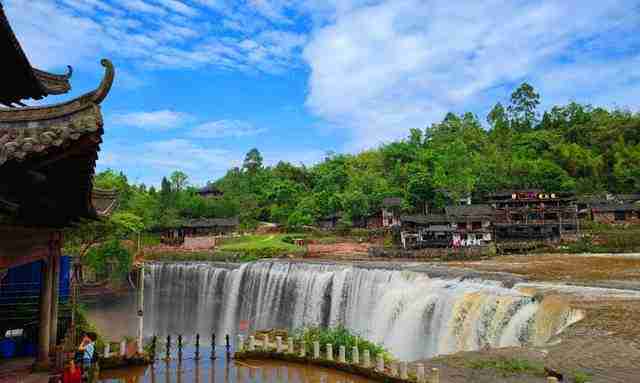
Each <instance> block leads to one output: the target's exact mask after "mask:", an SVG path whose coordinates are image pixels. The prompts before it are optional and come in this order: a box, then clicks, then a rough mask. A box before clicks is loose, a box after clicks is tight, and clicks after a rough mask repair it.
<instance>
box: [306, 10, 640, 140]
mask: <svg viewBox="0 0 640 383" xmlns="http://www.w3.org/2000/svg"><path fill="white" fill-rule="evenodd" d="M588 3H589V4H585V2H577V1H565V2H555V1H543V2H534V3H529V2H525V3H523V2H509V3H504V2H499V1H489V2H475V3H469V2H451V1H446V0H442V1H440V0H435V1H430V2H428V4H427V3H425V2H424V1H420V0H394V1H390V0H389V1H383V2H379V3H377V4H376V5H371V6H357V7H355V8H352V9H349V10H346V11H342V13H339V12H338V11H336V14H335V15H334V17H335V22H332V23H329V24H327V25H325V26H323V27H321V28H319V29H318V30H316V31H315V32H314V33H313V36H312V38H311V40H310V42H309V44H307V45H306V47H305V50H304V54H303V56H304V58H305V60H306V61H307V63H308V65H309V66H310V67H311V76H310V79H309V86H310V89H309V95H308V98H307V106H308V107H309V108H310V110H311V111H312V112H313V113H315V114H316V115H318V116H320V117H321V118H323V119H325V120H328V121H329V122H333V123H335V124H337V125H341V126H344V127H345V128H348V129H350V131H351V132H352V133H353V138H354V143H353V144H354V147H366V146H371V145H375V144H377V143H379V142H380V141H383V140H388V139H392V138H397V137H399V136H403V135H405V134H406V132H407V130H408V129H409V128H413V127H418V128H420V127H423V126H425V125H426V124H427V123H430V122H435V121H436V120H438V119H440V118H442V117H443V115H444V113H446V112H447V111H449V110H465V109H466V110H468V109H471V110H475V111H484V109H486V108H487V107H488V104H489V103H491V102H495V101H496V100H495V88H499V87H503V86H505V85H507V86H508V87H509V88H511V87H512V86H514V85H515V84H516V83H518V82H520V81H522V80H525V79H526V80H529V81H531V82H533V83H534V85H536V84H538V83H540V84H543V83H544V81H543V80H542V78H543V77H544V75H545V73H548V72H550V71H553V70H554V68H556V67H558V66H562V64H561V63H562V62H563V61H564V62H566V61H572V62H574V63H580V62H581V60H583V59H584V55H585V52H584V50H583V49H581V44H583V43H584V42H585V41H589V40H591V41H594V40H595V41H597V40H598V39H599V38H600V36H602V35H604V34H607V35H609V36H611V35H613V36H616V35H620V36H626V35H627V34H629V33H630V32H632V31H633V29H634V28H635V29H637V28H638V24H637V13H636V16H635V17H633V16H632V17H629V15H628V7H625V2H624V1H609V2H588ZM634 20H635V24H634ZM605 32H606V33H605ZM632 35H633V34H632ZM614 40H615V39H614ZM592 46H595V47H596V48H593V49H595V50H591V51H590V52H589V55H596V56H600V60H599V61H598V62H597V63H596V62H594V64H596V65H594V66H593V67H591V68H589V70H593V71H596V72H600V71H601V70H606V68H607V67H608V66H609V65H611V64H615V63H616V62H617V61H619V58H611V57H607V53H608V52H607V49H609V47H608V46H605V47H603V48H597V44H595V45H594V44H592ZM636 47H637V45H636ZM598 49H599V50H598ZM571 65H573V64H571ZM615 66H616V67H618V65H615ZM600 74H601V75H602V77H601V78H600V79H599V80H598V81H597V83H596V84H595V87H596V88H602V87H606V85H607V82H608V81H611V80H612V79H615V78H620V76H622V78H624V79H627V80H628V79H629V74H628V73H622V72H621V71H619V70H609V71H607V72H605V73H600ZM582 76H586V77H587V78H589V77H592V76H590V75H589V72H585V73H582ZM564 77H565V78H567V76H564ZM596 77H598V76H596ZM592 78H593V77H592ZM623 81H624V80H623ZM583 83H584V79H583V78H579V79H574V81H572V82H571V83H569V84H567V83H565V84H562V85H561V86H563V87H564V88H565V89H571V91H572V92H573V94H579V93H580V90H579V89H576V88H573V87H572V85H573V84H576V85H577V84H583ZM570 84H571V85H570ZM549 90H550V92H549V93H552V92H551V89H549ZM539 91H540V92H541V93H542V95H543V97H545V96H549V97H550V98H553V97H554V95H553V94H547V93H545V92H546V89H545V87H544V86H543V87H542V89H539Z"/></svg>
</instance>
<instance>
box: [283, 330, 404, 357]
mask: <svg viewBox="0 0 640 383" xmlns="http://www.w3.org/2000/svg"><path fill="white" fill-rule="evenodd" d="M293 338H294V340H295V341H296V342H304V343H305V348H306V349H307V353H311V352H312V350H313V342H320V350H321V352H323V351H324V352H326V347H325V345H326V344H328V343H330V344H332V345H333V350H334V351H335V352H337V350H338V349H339V348H340V346H345V348H346V352H347V359H351V357H352V355H351V352H352V350H353V347H354V346H356V345H357V346H358V350H359V352H360V355H362V352H363V351H364V350H369V352H370V353H371V357H372V358H374V357H375V355H378V354H382V355H383V356H384V359H385V361H386V362H390V361H392V360H393V359H394V358H393V356H392V355H391V353H389V351H387V350H386V349H385V348H384V347H383V346H382V345H380V344H377V343H374V342H371V341H369V340H367V339H365V338H362V337H361V336H360V335H358V334H357V333H354V332H352V331H351V330H349V329H347V328H345V327H343V326H338V327H331V328H322V327H304V328H301V329H298V330H296V331H294V334H293Z"/></svg>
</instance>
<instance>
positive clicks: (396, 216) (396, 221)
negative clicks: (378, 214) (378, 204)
mask: <svg viewBox="0 0 640 383" xmlns="http://www.w3.org/2000/svg"><path fill="white" fill-rule="evenodd" d="M401 206H402V198H397V197H388V198H385V199H383V200H382V226H383V227H391V226H394V225H400V208H401Z"/></svg>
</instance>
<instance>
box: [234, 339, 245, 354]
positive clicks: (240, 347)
mask: <svg viewBox="0 0 640 383" xmlns="http://www.w3.org/2000/svg"><path fill="white" fill-rule="evenodd" d="M236 348H237V350H238V352H242V351H244V339H243V338H242V335H238V346H237V347H236Z"/></svg>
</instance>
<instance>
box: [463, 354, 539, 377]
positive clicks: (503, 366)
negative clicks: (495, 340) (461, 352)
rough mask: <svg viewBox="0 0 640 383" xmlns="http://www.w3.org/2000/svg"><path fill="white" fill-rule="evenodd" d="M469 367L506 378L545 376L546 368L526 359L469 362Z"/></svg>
mask: <svg viewBox="0 0 640 383" xmlns="http://www.w3.org/2000/svg"><path fill="white" fill-rule="evenodd" d="M467 367H468V368H472V369H476V370H485V369H490V370H494V371H496V372H498V373H500V374H501V375H502V376H504V377H506V376H510V375H520V374H528V375H536V376H544V366H543V365H542V364H541V363H537V362H531V361H528V360H526V359H516V358H509V359H507V358H503V359H489V360H482V359H479V360H472V361H470V362H468V363H467Z"/></svg>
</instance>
